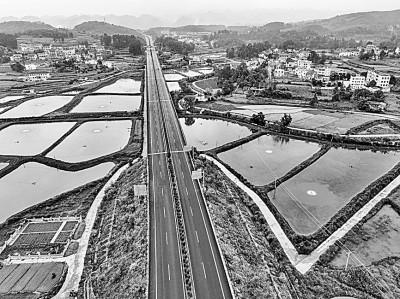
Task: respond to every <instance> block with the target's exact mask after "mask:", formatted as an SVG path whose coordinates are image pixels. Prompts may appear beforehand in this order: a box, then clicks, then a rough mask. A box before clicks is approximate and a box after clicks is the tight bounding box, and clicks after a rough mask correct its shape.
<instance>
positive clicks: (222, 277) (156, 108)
mask: <svg viewBox="0 0 400 299" xmlns="http://www.w3.org/2000/svg"><path fill="white" fill-rule="evenodd" d="M147 43H148V50H147V67H146V92H147V103H148V109H147V125H148V163H149V164H148V166H149V196H150V197H149V199H150V211H149V214H150V251H149V252H150V273H149V298H174V299H176V298H190V297H191V296H187V293H186V292H185V284H184V276H183V275H182V273H183V268H182V263H181V261H182V257H181V254H180V253H181V251H180V249H179V241H178V230H177V226H176V218H175V212H174V204H173V197H172V190H171V186H170V182H171V181H170V180H171V178H170V177H169V172H168V163H167V152H168V151H169V152H170V153H171V159H172V164H173V168H174V173H175V178H176V183H177V189H178V192H179V197H180V202H181V206H182V214H183V219H184V225H185V231H186V238H187V244H188V248H189V258H190V264H191V273H192V277H193V285H194V294H195V298H210V299H218V298H227V299H228V298H233V296H232V293H231V290H230V287H229V283H228V278H227V276H226V273H225V270H224V266H223V262H222V257H221V256H220V253H219V250H218V246H217V241H216V238H215V236H214V234H213V230H212V226H211V222H210V219H209V215H208V212H207V209H206V206H205V202H204V198H203V196H202V193H201V190H200V186H199V184H198V181H197V180H192V178H191V172H192V170H193V163H192V160H191V157H190V156H189V154H188V153H185V152H183V149H184V146H185V138H184V135H183V132H182V130H181V128H180V124H179V120H178V118H177V115H176V112H175V109H174V106H173V103H172V101H171V98H170V95H169V91H168V88H167V86H166V83H165V80H164V77H163V74H162V71H161V67H160V64H159V61H158V58H157V55H156V51H155V49H154V48H153V47H152V46H151V40H150V39H149V38H147Z"/></svg>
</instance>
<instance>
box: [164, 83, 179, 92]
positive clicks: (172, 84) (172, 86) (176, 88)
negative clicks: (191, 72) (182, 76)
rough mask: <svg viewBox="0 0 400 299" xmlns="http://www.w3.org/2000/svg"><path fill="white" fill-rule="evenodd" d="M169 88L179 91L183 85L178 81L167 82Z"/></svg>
mask: <svg viewBox="0 0 400 299" xmlns="http://www.w3.org/2000/svg"><path fill="white" fill-rule="evenodd" d="M167 86H168V90H169V91H170V92H171V91H179V90H181V87H180V86H179V83H178V82H167Z"/></svg>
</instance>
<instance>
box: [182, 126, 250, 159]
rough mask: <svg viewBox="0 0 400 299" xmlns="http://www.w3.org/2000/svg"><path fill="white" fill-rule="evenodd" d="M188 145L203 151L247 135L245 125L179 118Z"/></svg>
mask: <svg viewBox="0 0 400 299" xmlns="http://www.w3.org/2000/svg"><path fill="white" fill-rule="evenodd" d="M179 122H180V123H181V126H182V129H183V132H184V134H185V137H186V140H187V143H188V145H192V146H194V147H196V148H197V149H198V150H201V151H204V150H209V149H212V148H215V147H217V146H220V145H223V144H225V143H228V142H232V141H235V140H237V139H240V138H243V137H246V136H249V135H250V134H251V131H250V129H248V128H247V127H244V126H241V125H238V124H235V123H231V122H227V121H224V120H214V119H203V118H180V119H179Z"/></svg>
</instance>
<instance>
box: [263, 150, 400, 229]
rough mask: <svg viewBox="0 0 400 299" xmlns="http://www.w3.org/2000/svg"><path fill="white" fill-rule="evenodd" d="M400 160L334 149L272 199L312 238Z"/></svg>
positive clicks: (390, 155) (393, 156)
mask: <svg viewBox="0 0 400 299" xmlns="http://www.w3.org/2000/svg"><path fill="white" fill-rule="evenodd" d="M399 158H400V153H398V152H389V153H387V154H384V153H380V152H372V151H370V150H369V151H360V150H350V149H343V148H338V149H331V150H330V151H329V152H328V153H326V154H325V155H324V156H323V157H321V158H320V159H319V160H318V161H316V162H315V163H314V164H312V165H310V166H309V167H307V168H306V169H305V170H303V171H302V172H300V173H299V174H297V175H296V176H294V177H293V178H291V179H290V180H288V181H286V182H285V183H284V184H283V185H281V186H279V187H278V189H277V191H276V192H274V191H271V192H270V193H269V197H270V198H271V199H272V202H273V203H274V204H275V205H276V207H277V208H278V210H279V212H280V213H281V214H282V215H283V216H284V217H285V218H286V220H287V221H288V222H289V224H290V225H291V226H292V228H293V229H294V230H295V231H296V232H297V233H299V234H311V233H314V232H315V231H316V230H317V229H318V227H319V226H320V225H321V224H325V223H326V222H327V221H328V220H329V219H330V218H331V217H332V216H333V215H334V214H336V212H338V211H339V210H340V209H341V208H343V207H344V206H345V205H346V204H347V203H348V202H349V201H350V200H351V199H352V198H353V197H354V196H355V195H356V194H358V193H359V192H361V191H363V190H364V189H365V187H367V186H368V185H369V184H370V183H372V182H373V181H375V180H376V179H378V178H379V177H381V176H382V175H384V174H385V173H387V172H388V171H389V170H390V169H392V168H393V167H394V166H395V165H396V164H397V163H398V162H399V160H400V159H399ZM308 213H309V214H311V215H312V216H313V217H315V218H316V219H317V220H318V221H317V223H315V221H313V220H312V219H313V217H311V216H310V215H308Z"/></svg>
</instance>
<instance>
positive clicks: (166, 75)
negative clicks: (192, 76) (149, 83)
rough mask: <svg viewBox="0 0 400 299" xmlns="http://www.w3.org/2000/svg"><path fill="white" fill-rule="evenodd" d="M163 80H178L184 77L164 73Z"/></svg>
mask: <svg viewBox="0 0 400 299" xmlns="http://www.w3.org/2000/svg"><path fill="white" fill-rule="evenodd" d="M164 78H165V81H179V80H182V79H183V78H185V77H184V76H182V75H179V74H164Z"/></svg>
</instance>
